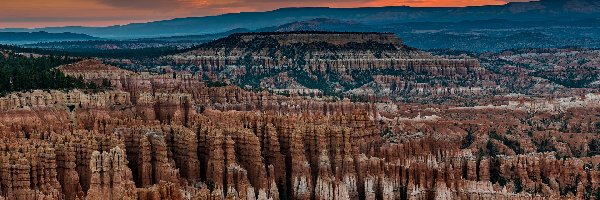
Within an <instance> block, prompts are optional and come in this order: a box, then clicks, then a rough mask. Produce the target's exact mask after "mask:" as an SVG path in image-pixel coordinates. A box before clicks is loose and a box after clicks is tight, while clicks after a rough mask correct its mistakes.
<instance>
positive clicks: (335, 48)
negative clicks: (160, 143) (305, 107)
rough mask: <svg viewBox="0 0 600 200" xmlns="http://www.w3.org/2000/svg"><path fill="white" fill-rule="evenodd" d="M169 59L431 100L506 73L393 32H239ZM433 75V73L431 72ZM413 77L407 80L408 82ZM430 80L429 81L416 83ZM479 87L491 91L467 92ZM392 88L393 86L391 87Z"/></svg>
mask: <svg viewBox="0 0 600 200" xmlns="http://www.w3.org/2000/svg"><path fill="white" fill-rule="evenodd" d="M162 64H165V65H167V64H168V65H174V66H183V67H185V66H195V67H197V68H198V69H199V71H200V73H201V74H202V76H203V79H206V80H210V81H226V82H229V83H233V84H237V85H239V86H243V87H252V88H262V89H267V90H271V91H275V92H279V93H290V94H322V93H324V94H328V95H330V94H339V95H347V96H359V97H364V96H370V95H376V96H380V97H382V96H387V97H391V98H394V99H402V98H404V97H416V98H423V99H424V101H427V100H431V98H428V96H427V94H429V93H434V92H436V91H437V90H454V91H455V92H454V93H455V94H444V95H443V96H444V97H448V98H451V97H453V96H454V95H463V94H464V95H473V94H475V95H477V96H486V95H489V93H491V92H499V91H500V89H498V87H497V86H502V84H504V83H505V81H496V80H500V79H501V78H500V77H498V76H495V75H494V74H493V73H490V72H489V71H487V70H485V69H483V68H481V67H480V64H479V61H478V60H476V59H474V58H470V57H467V56H455V57H449V56H434V55H431V54H430V53H426V52H422V51H419V50H416V49H413V48H410V47H407V46H405V45H403V43H402V41H401V39H399V38H398V37H397V36H395V35H394V34H381V33H326V32H292V33H249V34H234V35H232V36H229V37H227V38H224V39H220V40H217V41H214V42H212V43H208V44H205V45H202V46H200V47H199V48H197V49H196V50H192V51H189V52H186V53H182V54H177V55H172V56H165V57H163V59H162ZM380 76H390V77H391V78H395V79H400V80H403V81H404V82H405V83H403V84H402V85H400V86H403V87H406V88H403V89H406V90H411V89H412V88H413V87H418V88H420V90H421V92H411V93H409V92H406V93H397V92H395V91H394V90H395V89H396V88H394V87H399V86H395V85H394V86H391V88H390V86H386V85H381V84H379V82H378V80H379V77H380ZM432 77H433V78H432ZM404 85H406V86H404ZM417 85H423V86H417ZM466 87H480V88H484V89H485V90H487V91H483V92H480V91H475V92H468V91H465V92H463V91H462V90H461V88H466ZM390 91H393V92H390Z"/></svg>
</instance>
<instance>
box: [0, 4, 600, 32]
mask: <svg viewBox="0 0 600 200" xmlns="http://www.w3.org/2000/svg"><path fill="white" fill-rule="evenodd" d="M598 17H600V2H599V1H597V0H542V1H537V2H514V3H509V4H506V5H501V6H474V7H464V8H414V7H406V6H400V7H377V8H283V9H277V10H274V11H268V12H245V13H235V14H224V15H218V16H209V17H190V18H179V19H172V20H165V21H156V22H149V23H134V24H128V25H122V26H121V25H120V26H110V27H51V28H41V29H34V30H29V29H6V30H4V31H13V32H14V31H47V32H53V33H56V32H73V33H83V34H88V35H93V36H98V37H109V38H139V37H163V36H181V35H199V34H210V33H220V32H225V31H229V30H232V29H238V28H244V29H251V30H256V29H261V28H265V27H273V26H280V25H284V24H288V23H293V22H300V21H307V20H313V19H317V18H327V19H330V20H343V21H351V22H354V23H360V24H364V25H386V24H395V23H407V22H458V21H465V20H489V19H504V20H518V21H528V20H529V21H531V20H570V21H573V20H578V19H587V18H598ZM313 22H317V23H318V22H319V21H313ZM296 25H298V26H299V27H304V28H307V29H310V28H311V26H312V25H311V24H296ZM290 28H291V27H290ZM0 31H2V30H0Z"/></svg>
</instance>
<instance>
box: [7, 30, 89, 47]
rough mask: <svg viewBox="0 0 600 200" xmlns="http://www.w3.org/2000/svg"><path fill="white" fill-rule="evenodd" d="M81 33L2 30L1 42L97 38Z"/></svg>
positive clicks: (20, 42) (18, 42) (16, 42)
mask: <svg viewBox="0 0 600 200" xmlns="http://www.w3.org/2000/svg"><path fill="white" fill-rule="evenodd" d="M97 39H100V38H98V37H92V36H89V35H85V34H80V33H68V32H67V33H48V32H43V31H40V32H0V44H29V43H38V42H59V41H82V40H97Z"/></svg>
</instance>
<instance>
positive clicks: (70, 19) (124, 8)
mask: <svg viewBox="0 0 600 200" xmlns="http://www.w3.org/2000/svg"><path fill="white" fill-rule="evenodd" d="M509 1H526V0H0V9H1V10H2V11H1V12H0V28H38V27H52V26H109V25H117V24H128V23H134V22H148V21H156V20H165V19H172V18H181V17H197V16H210V15H218V14H224V13H237V12H252V11H268V10H274V9H277V8H283V7H339V8H351V7H381V6H414V7H464V6H478V5H502V4H506V3H507V2H509Z"/></svg>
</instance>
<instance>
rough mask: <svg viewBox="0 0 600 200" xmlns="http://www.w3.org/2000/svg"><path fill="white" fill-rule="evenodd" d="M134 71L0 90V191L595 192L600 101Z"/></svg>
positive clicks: (154, 194)
mask: <svg viewBox="0 0 600 200" xmlns="http://www.w3.org/2000/svg"><path fill="white" fill-rule="evenodd" d="M92 71H93V70H92ZM81 73H84V74H85V73H92V72H87V71H85V70H84V71H82V72H81ZM440 73H442V74H444V73H445V74H446V76H456V79H458V75H456V74H461V72H460V71H457V69H452V71H449V72H443V70H442V71H441V72H440ZM109 74H110V73H109ZM127 74H130V75H127V76H119V77H118V78H111V79H110V81H111V84H112V85H113V87H114V90H108V91H105V92H102V93H86V91H77V90H74V91H68V92H60V91H33V92H27V93H13V94H11V95H9V96H7V97H3V98H0V173H2V174H3V175H2V176H1V178H0V179H1V180H0V191H1V193H0V196H2V197H3V198H6V199H508V198H514V199H585V198H586V197H590V198H591V199H593V198H597V195H598V194H597V193H598V191H600V190H599V189H598V188H599V186H600V185H599V184H600V183H599V180H600V172H599V171H598V169H599V166H600V159H599V157H598V155H599V154H598V152H600V150H599V149H598V144H599V143H598V141H600V138H599V137H600V136H599V135H598V134H597V133H598V131H600V129H599V127H600V126H598V123H597V122H598V121H599V119H598V112H599V111H600V110H599V109H600V101H598V99H599V98H598V97H597V95H594V94H589V95H587V96H581V97H573V99H553V100H542V99H526V98H525V99H524V98H515V99H509V100H511V101H510V102H509V103H506V104H502V103H498V102H505V101H506V99H504V100H495V99H482V100H481V101H489V102H491V103H490V104H491V105H490V106H479V107H452V106H443V105H434V104H425V105H423V104H415V105H413V104H400V103H398V104H394V103H387V104H383V103H379V104H372V103H356V102H350V101H331V100H328V99H327V98H322V99H321V98H304V97H299V96H289V97H288V96H280V95H273V94H270V93H267V92H251V91H246V90H243V89H240V88H238V87H234V86H227V87H208V86H207V85H206V84H205V83H203V82H202V81H201V79H200V77H197V76H191V75H186V74H177V76H176V78H174V77H173V76H172V75H169V76H166V75H150V74H137V73H129V72H127ZM468 74H469V73H465V75H467V76H468ZM100 75H101V76H105V74H100ZM93 79H95V77H89V80H93ZM378 79H380V80H378V81H379V82H381V83H385V82H391V81H394V82H397V83H398V84H400V83H401V82H402V80H398V79H393V78H392V79H387V78H386V77H380V78H378ZM396 88H403V87H396ZM446 92H449V93H448V94H452V91H446ZM496 104H500V105H496Z"/></svg>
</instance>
